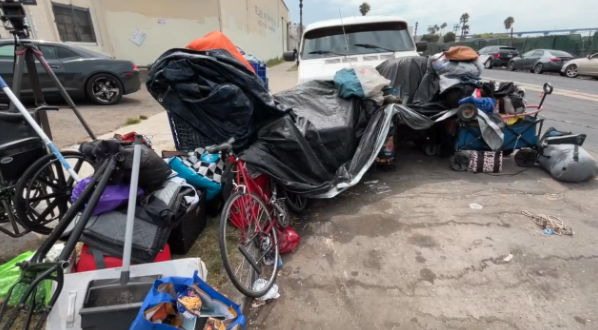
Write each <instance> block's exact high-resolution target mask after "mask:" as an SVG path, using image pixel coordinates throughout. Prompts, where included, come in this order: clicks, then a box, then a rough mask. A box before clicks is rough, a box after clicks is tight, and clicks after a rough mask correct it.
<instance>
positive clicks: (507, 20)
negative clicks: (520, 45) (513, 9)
mask: <svg viewBox="0 0 598 330" xmlns="http://www.w3.org/2000/svg"><path fill="white" fill-rule="evenodd" d="M503 23H504V24H505V30H507V33H508V32H509V30H510V31H511V38H513V23H515V19H514V18H513V16H509V17H507V18H505V21H504V22H503Z"/></svg>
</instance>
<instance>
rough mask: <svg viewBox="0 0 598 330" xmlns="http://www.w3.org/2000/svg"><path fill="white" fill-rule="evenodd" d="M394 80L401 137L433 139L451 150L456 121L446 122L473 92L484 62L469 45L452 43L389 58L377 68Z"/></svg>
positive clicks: (478, 83)
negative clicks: (426, 52)
mask: <svg viewBox="0 0 598 330" xmlns="http://www.w3.org/2000/svg"><path fill="white" fill-rule="evenodd" d="M376 69H377V70H378V71H379V72H380V73H381V74H382V76H384V77H386V78H388V79H389V80H390V81H391V86H392V88H393V89H394V91H395V93H396V95H397V96H398V97H399V99H400V100H401V104H400V105H397V106H396V110H397V119H396V123H395V124H396V127H397V129H396V130H397V131H396V134H397V135H398V140H420V141H433V142H434V143H437V144H438V145H443V146H446V147H447V148H448V149H450V150H451V151H452V148H453V138H452V136H454V124H452V123H450V122H449V123H443V125H435V124H436V123H440V122H443V121H445V120H446V119H448V118H450V117H452V116H454V115H455V114H456V109H457V108H458V107H459V100H461V99H463V98H464V97H468V96H471V95H472V93H473V92H474V90H475V89H476V88H486V89H487V87H484V86H485V84H486V83H483V82H481V81H480V75H481V73H482V70H483V66H482V65H481V63H480V62H479V59H478V54H477V53H476V52H475V51H474V50H473V49H471V48H469V47H464V46H456V47H451V48H450V49H449V50H448V51H446V52H441V53H438V54H435V55H433V56H430V57H422V56H411V57H401V58H396V59H389V60H387V61H385V62H383V63H381V64H380V65H378V67H377V68H376Z"/></svg>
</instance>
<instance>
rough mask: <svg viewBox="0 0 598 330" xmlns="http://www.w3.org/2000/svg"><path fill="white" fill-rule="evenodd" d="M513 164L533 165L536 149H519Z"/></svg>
mask: <svg viewBox="0 0 598 330" xmlns="http://www.w3.org/2000/svg"><path fill="white" fill-rule="evenodd" d="M514 158H515V164H517V166H519V167H534V166H535V165H536V161H537V160H538V151H537V150H535V149H530V148H526V149H521V150H519V151H517V153H516V154H515V157H514Z"/></svg>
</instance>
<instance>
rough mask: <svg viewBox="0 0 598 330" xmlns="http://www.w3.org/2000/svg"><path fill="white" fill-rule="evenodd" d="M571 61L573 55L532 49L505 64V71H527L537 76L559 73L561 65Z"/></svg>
mask: <svg viewBox="0 0 598 330" xmlns="http://www.w3.org/2000/svg"><path fill="white" fill-rule="evenodd" d="M571 59H573V55H571V54H569V53H567V52H564V51H562V50H555V49H534V50H530V51H529V52H527V53H525V54H523V55H521V56H517V57H514V58H513V59H512V60H511V61H509V63H508V64H507V69H509V70H510V71H515V70H529V71H532V72H534V73H538V74H540V73H542V72H545V71H552V72H560V71H561V68H562V67H563V64H564V63H565V62H568V61H569V60H571Z"/></svg>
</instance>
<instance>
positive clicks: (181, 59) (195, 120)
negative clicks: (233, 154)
mask: <svg viewBox="0 0 598 330" xmlns="http://www.w3.org/2000/svg"><path fill="white" fill-rule="evenodd" d="M147 89H148V91H149V92H150V94H151V95H152V96H153V97H154V98H155V99H156V100H157V101H158V102H160V104H161V105H162V106H163V107H164V108H165V109H166V110H167V111H168V112H169V115H171V116H176V117H178V118H179V119H180V120H183V121H184V122H186V123H187V124H189V125H190V126H191V127H192V129H193V130H194V131H195V133H196V134H197V135H199V136H200V139H199V140H200V141H202V144H203V145H198V146H196V147H204V146H206V145H211V144H217V143H222V142H225V141H227V140H228V139H229V138H230V137H234V138H235V140H236V142H235V149H236V150H242V149H244V148H245V147H247V146H248V145H250V144H251V143H252V142H253V140H254V138H255V133H256V130H257V128H259V127H261V125H263V124H264V123H267V122H268V121H270V120H272V119H276V118H279V117H282V116H284V115H285V114H286V113H287V112H288V111H287V110H285V109H283V108H281V107H279V106H277V105H276V104H275V102H274V99H273V98H272V96H271V95H270V93H269V92H268V90H267V89H266V88H265V87H264V86H263V84H262V83H261V81H260V79H259V78H258V77H257V76H256V75H255V74H254V73H253V72H251V71H249V70H248V69H247V68H246V67H245V66H244V65H243V64H241V63H240V62H238V61H237V60H235V59H234V58H233V57H232V56H230V54H228V53H227V52H226V51H223V50H214V51H201V52H200V51H193V50H189V49H171V50H169V51H167V52H166V53H164V54H163V55H162V56H160V57H159V58H158V59H157V60H156V62H155V63H154V64H153V65H152V68H151V70H150V72H149V75H148V80H147Z"/></svg>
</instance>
